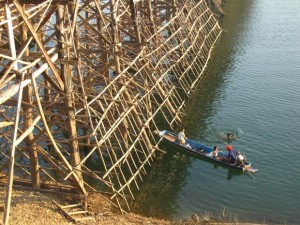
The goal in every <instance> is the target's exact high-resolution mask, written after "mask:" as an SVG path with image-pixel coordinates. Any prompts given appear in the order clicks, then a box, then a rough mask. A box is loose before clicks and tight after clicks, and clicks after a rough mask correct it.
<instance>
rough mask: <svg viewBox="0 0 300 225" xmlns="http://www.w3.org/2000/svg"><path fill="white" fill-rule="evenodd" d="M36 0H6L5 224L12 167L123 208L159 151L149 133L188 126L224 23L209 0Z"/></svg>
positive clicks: (2, 26)
mask: <svg viewBox="0 0 300 225" xmlns="http://www.w3.org/2000/svg"><path fill="white" fill-rule="evenodd" d="M36 2H38V1H32V3H31V4H23V3H22V0H11V1H7V2H5V3H3V6H4V7H0V21H1V22H0V134H1V135H0V145H1V158H0V165H1V166H0V172H1V173H3V174H4V175H5V176H6V177H8V180H7V182H8V183H7V187H8V194H7V196H6V202H5V204H6V209H5V210H6V211H5V216H4V218H3V222H4V224H8V221H9V211H10V204H11V201H13V198H12V197H11V193H12V191H13V179H14V175H16V176H21V178H24V179H28V177H29V180H30V181H28V182H29V183H30V184H31V185H32V187H34V188H35V189H39V188H41V184H42V183H45V182H46V183H49V184H53V185H57V186H61V185H65V184H69V185H71V186H72V190H73V191H74V190H76V193H77V194H75V193H73V194H74V196H77V197H79V199H81V200H84V199H87V194H88V192H89V191H92V192H97V193H103V192H106V190H107V188H108V189H109V192H110V193H111V194H110V195H109V196H105V195H104V194H101V196H102V197H103V198H104V199H105V200H107V201H109V202H111V203H112V204H113V205H114V206H116V207H118V208H119V209H120V211H121V212H122V213H125V212H126V211H128V210H130V203H129V199H135V193H136V191H138V190H140V188H141V186H140V183H141V182H143V180H144V177H145V176H147V172H148V169H147V168H148V166H149V167H150V166H151V165H153V163H155V158H156V156H157V155H158V154H161V153H162V152H163V151H161V150H160V149H159V142H160V141H161V139H158V138H157V137H155V135H154V134H153V131H154V130H159V129H167V128H170V129H173V128H177V127H178V126H179V125H181V122H180V121H181V118H182V116H183V115H184V113H183V110H184V108H185V100H186V98H187V97H188V96H189V95H190V93H191V92H192V91H193V89H194V88H195V86H196V84H197V83H198V82H199V79H200V78H201V76H202V74H203V71H204V70H205V68H206V66H207V64H208V62H209V59H210V57H211V52H212V49H213V46H214V45H215V43H216V41H217V39H218V38H219V36H220V35H221V33H222V29H221V28H220V26H219V24H218V21H217V20H216V19H215V15H214V14H213V13H212V11H211V10H210V8H208V6H207V3H206V2H207V1H204V0H180V1H175V0H173V1H168V0H162V1H151V0H142V1H133V0H130V1H125V0H109V1H99V0H88V1H78V0H75V1H52V0H47V1H43V2H41V3H36ZM209 2H210V3H211V4H213V5H215V6H217V7H218V9H217V10H218V11H219V12H220V13H221V12H222V11H221V8H219V6H220V1H209ZM22 92H23V94H22ZM161 119H162V120H163V121H164V124H165V125H164V127H161V126H162V125H161V124H158V122H157V121H158V120H161ZM93 163H94V164H95V165H96V168H93V167H92V166H91V165H92V164H93ZM14 165H15V167H14ZM41 165H43V166H41ZM146 165H147V167H146ZM92 168H93V169H92ZM83 174H85V175H87V176H88V177H89V179H86V178H85V176H83ZM95 183H100V184H101V185H95ZM104 187H105V189H104ZM84 203H85V204H86V202H84Z"/></svg>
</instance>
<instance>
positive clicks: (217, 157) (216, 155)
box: [213, 145, 222, 160]
mask: <svg viewBox="0 0 300 225" xmlns="http://www.w3.org/2000/svg"><path fill="white" fill-rule="evenodd" d="M213 157H214V158H215V159H217V160H222V157H220V156H219V148H218V146H216V145H215V146H214V150H213Z"/></svg>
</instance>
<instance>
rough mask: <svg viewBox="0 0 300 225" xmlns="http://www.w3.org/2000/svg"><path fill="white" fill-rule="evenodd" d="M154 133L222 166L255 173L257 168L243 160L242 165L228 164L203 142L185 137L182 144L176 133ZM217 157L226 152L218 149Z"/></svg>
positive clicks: (222, 155) (223, 155)
mask: <svg viewBox="0 0 300 225" xmlns="http://www.w3.org/2000/svg"><path fill="white" fill-rule="evenodd" d="M156 134H158V135H159V136H160V137H162V138H163V140H164V141H166V142H168V143H170V144H172V145H173V146H176V147H178V148H179V149H181V150H183V151H184V152H188V153H190V154H192V155H194V156H200V157H203V158H206V159H208V160H210V161H213V162H215V163H218V164H222V165H224V166H228V167H231V168H234V169H237V170H241V171H243V172H245V171H247V172H250V173H255V172H256V171H257V169H254V168H252V166H251V163H249V162H247V161H244V166H239V165H236V164H230V163H229V162H226V161H222V160H219V159H218V158H216V157H214V156H213V148H211V147H208V146H206V145H204V144H201V143H199V142H197V141H194V140H191V139H187V140H186V143H185V144H184V145H182V144H180V143H179V141H178V138H177V137H178V135H177V134H175V133H173V132H171V131H168V130H164V131H157V132H156ZM218 157H219V158H224V157H227V153H225V152H222V151H219V154H218Z"/></svg>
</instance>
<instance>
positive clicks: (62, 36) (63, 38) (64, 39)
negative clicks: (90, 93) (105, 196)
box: [57, 5, 84, 194]
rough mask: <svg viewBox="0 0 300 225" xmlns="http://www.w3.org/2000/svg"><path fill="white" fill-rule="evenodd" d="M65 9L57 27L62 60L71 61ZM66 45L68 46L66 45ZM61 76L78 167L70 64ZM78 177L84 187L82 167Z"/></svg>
mask: <svg viewBox="0 0 300 225" xmlns="http://www.w3.org/2000/svg"><path fill="white" fill-rule="evenodd" d="M65 7H68V5H60V6H59V7H58V9H57V25H58V29H59V30H58V32H57V35H58V40H59V42H60V44H59V48H60V58H61V59H69V58H70V57H69V56H70V54H69V53H70V52H69V51H70V46H72V44H71V43H69V41H70V40H69V36H70V34H69V33H67V32H69V31H68V29H66V28H65V24H64V13H65ZM64 43H66V44H64ZM61 69H62V70H61V75H62V77H63V81H64V86H65V89H64V94H65V106H66V115H67V126H68V134H69V146H70V156H71V165H72V166H73V167H76V166H77V165H78V164H80V152H79V143H78V137H77V128H76V120H75V112H74V110H73V109H74V96H73V81H72V69H71V66H70V64H61ZM75 173H76V175H77V177H78V178H79V182H80V183H81V186H82V187H83V186H84V185H83V178H82V173H81V166H79V167H77V170H76V171H75ZM75 191H76V192H77V193H78V194H82V191H81V189H80V187H75Z"/></svg>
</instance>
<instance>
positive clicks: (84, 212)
mask: <svg viewBox="0 0 300 225" xmlns="http://www.w3.org/2000/svg"><path fill="white" fill-rule="evenodd" d="M86 213H89V211H86V210H84V211H74V212H68V214H69V215H71V216H72V215H78V214H86Z"/></svg>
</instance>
